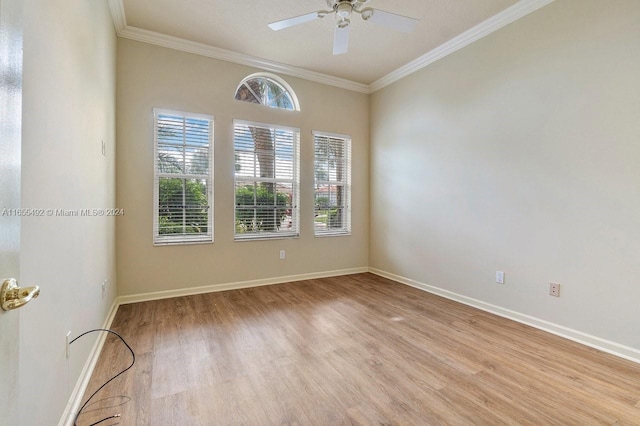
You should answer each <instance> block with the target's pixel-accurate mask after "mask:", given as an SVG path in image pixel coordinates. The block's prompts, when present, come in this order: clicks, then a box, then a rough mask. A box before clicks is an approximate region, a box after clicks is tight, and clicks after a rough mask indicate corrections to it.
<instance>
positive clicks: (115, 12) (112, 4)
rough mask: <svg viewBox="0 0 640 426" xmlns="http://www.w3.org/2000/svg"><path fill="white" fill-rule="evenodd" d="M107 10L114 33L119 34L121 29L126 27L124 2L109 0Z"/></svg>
mask: <svg viewBox="0 0 640 426" xmlns="http://www.w3.org/2000/svg"><path fill="white" fill-rule="evenodd" d="M109 10H110V11H111V19H112V20H113V27H114V28H115V30H116V34H117V35H118V36H119V35H120V33H121V32H122V30H124V29H125V28H126V27H127V18H126V17H125V14H124V4H123V3H122V0H109Z"/></svg>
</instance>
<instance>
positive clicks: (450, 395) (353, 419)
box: [79, 274, 640, 426]
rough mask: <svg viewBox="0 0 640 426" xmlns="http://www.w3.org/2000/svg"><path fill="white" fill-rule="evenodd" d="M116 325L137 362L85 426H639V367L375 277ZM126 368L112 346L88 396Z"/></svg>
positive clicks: (159, 306) (170, 310)
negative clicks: (98, 425)
mask: <svg viewBox="0 0 640 426" xmlns="http://www.w3.org/2000/svg"><path fill="white" fill-rule="evenodd" d="M112 328H113V330H115V331H118V332H120V333H121V334H122V335H123V337H124V338H125V339H126V340H127V341H128V342H129V343H130V344H131V346H132V347H133V349H134V350H135V352H136V356H137V362H136V364H135V366H134V367H133V368H132V369H131V370H130V371H129V372H127V373H126V374H125V375H123V376H121V377H120V378H119V379H117V380H116V381H114V382H113V383H112V384H110V385H109V386H108V387H106V388H105V389H104V390H103V393H102V394H98V396H97V397H96V399H97V400H99V401H98V402H97V403H95V404H91V405H90V406H89V407H88V410H87V412H86V414H84V415H82V416H81V417H80V420H79V424H81V425H84V424H89V423H91V422H92V421H97V420H99V419H101V418H103V417H105V416H108V415H111V414H115V413H121V414H122V418H121V419H120V420H119V422H120V423H119V424H124V425H172V426H173V425H217V424H221V425H222V424H244V425H276V424H302V425H342V424H362V425H374V424H375V425H377V424H385V425H386V424H397V425H408V424H411V425H425V424H454V425H464V424H484V425H499V424H530V425H543V424H544V425H547V424H549V425H550V424H553V425H592V424H640V365H639V364H635V363H632V362H629V361H625V360H622V359H619V358H616V357H614V356H611V355H608V354H605V353H601V352H598V351H596V350H594V349H591V348H588V347H585V346H581V345H579V344H576V343H573V342H571V341H568V340H565V339H562V338H559V337H556V336H554V335H551V334H547V333H545V332H542V331H539V330H536V329H533V328H530V327H527V326H524V325H522V324H519V323H516V322H512V321H509V320H506V319H503V318H500V317H497V316H494V315H491V314H488V313H485V312H482V311H479V310H476V309H473V308H470V307H467V306H464V305H461V304H458V303H455V302H452V301H449V300H446V299H442V298H439V297H437V296H433V295H430V294H428V293H425V292H422V291H419V290H416V289H413V288H410V287H407V286H404V285H401V284H398V283H394V282H392V281H388V280H385V279H383V278H380V277H377V276H375V275H371V274H359V275H351V276H346V277H337V278H328V279H319V280H309V281H302V282H296V283H289V284H281V285H274V286H268V287H259V288H252V289H244V290H234V291H226V292H220V293H211V294H206V295H198V296H189V297H180V298H175V299H167V300H159V301H153V302H144V303H137V304H131V305H124V306H121V307H120V309H119V310H118V313H117V315H116V318H115V321H114V323H113V325H112ZM128 361H129V354H128V352H127V351H126V349H124V348H123V346H122V344H121V343H119V342H118V341H117V340H115V339H114V338H108V339H107V343H106V344H105V347H104V349H103V352H102V355H101V358H100V361H99V363H98V367H97V368H96V370H95V372H94V375H93V377H92V380H91V383H90V385H89V387H88V390H87V395H86V396H88V395H89V394H90V393H91V392H93V390H94V389H96V388H97V387H98V386H99V385H100V384H101V383H103V382H104V381H105V380H106V379H107V378H108V377H109V376H110V375H113V373H114V372H117V371H118V370H119V369H121V368H123V367H124V366H126V365H127V363H128ZM86 396H85V397H86ZM100 407H106V408H100ZM115 423H116V422H111V423H109V422H106V423H103V424H115Z"/></svg>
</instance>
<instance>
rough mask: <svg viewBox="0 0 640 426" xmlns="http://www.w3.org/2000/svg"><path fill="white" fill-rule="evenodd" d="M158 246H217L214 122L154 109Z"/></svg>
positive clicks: (185, 114) (197, 116) (201, 116)
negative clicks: (213, 201)
mask: <svg viewBox="0 0 640 426" xmlns="http://www.w3.org/2000/svg"><path fill="white" fill-rule="evenodd" d="M153 114H154V134H155V178H154V187H155V188H154V221H153V242H154V244H156V245H160V244H183V243H196V242H212V241H213V208H212V200H213V186H212V184H213V143H212V142H213V117H212V116H209V115H203V114H193V113H185V112H179V111H169V110H163V109H158V108H155V109H154V110H153Z"/></svg>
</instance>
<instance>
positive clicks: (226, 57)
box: [109, 0, 555, 94]
mask: <svg viewBox="0 0 640 426" xmlns="http://www.w3.org/2000/svg"><path fill="white" fill-rule="evenodd" d="M553 1H555V0H520V1H519V2H517V3H516V4H514V5H513V6H511V7H508V8H507V9H505V10H503V11H502V12H500V13H498V14H497V15H494V16H492V17H491V18H489V19H487V20H486V21H484V22H482V23H480V24H478V25H476V26H475V27H473V28H471V29H469V30H467V31H465V32H464V33H462V34H460V35H459V36H457V37H454V38H453V39H451V40H449V41H448V42H446V43H444V44H442V45H440V46H438V47H436V48H435V49H433V50H431V51H430V52H428V53H426V54H424V55H422V56H420V57H419V58H417V59H414V60H413V61H411V62H409V63H408V64H406V65H403V66H402V67H400V68H398V69H396V70H395V71H392V72H390V73H389V74H387V75H385V76H384V77H382V78H380V79H378V80H376V81H374V82H373V83H371V84H363V83H358V82H355V81H351V80H347V79H344V78H339V77H334V76H332V75H328V74H323V73H319V72H315V71H310V70H306V69H304V68H298V67H294V66H291V65H287V64H283V63H280V62H275V61H270V60H268V59H262V58H258V57H255V56H251V55H246V54H244V53H237V52H233V51H230V50H226V49H221V48H219V47H214V46H210V45H208V44H203V43H197V42H194V41H189V40H185V39H182V38H178V37H173V36H169V35H166V34H161V33H157V32H154V31H148V30H144V29H141V28H137V27H132V26H129V25H127V20H126V16H125V12H124V5H123V3H122V2H123V0H109V9H110V10H111V16H112V19H113V26H114V28H115V30H116V34H117V35H118V37H122V38H127V39H130V40H135V41H140V42H143V43H149V44H154V45H157V46H162V47H167V48H169V49H175V50H181V51H183V52H188V53H193V54H195V55H200V56H206V57H208V58H213V59H219V60H222V61H227V62H232V63H235V64H240V65H246V66H249V67H254V68H259V69H261V70H265V71H271V72H276V73H280V74H284V75H289V76H292V77H298V78H302V79H304V80H309V81H314V82H316V83H321V84H326V85H329V86H334V87H338V88H341V89H346V90H351V91H354V92H359V93H365V94H370V93H373V92H375V91H377V90H380V89H382V88H384V87H386V86H388V85H390V84H392V83H395V82H396V81H398V80H400V79H402V78H404V77H406V76H408V75H410V74H413V73H414V72H416V71H418V70H421V69H422V68H425V67H427V66H428V65H430V64H432V63H434V62H436V61H437V60H439V59H442V58H444V57H445V56H448V55H450V54H452V53H454V52H456V51H458V50H460V49H462V48H463V47H465V46H468V45H469V44H471V43H473V42H475V41H478V40H480V39H481V38H483V37H485V36H487V35H489V34H491V33H493V32H494V31H497V30H499V29H500V28H502V27H504V26H506V25H509V24H510V23H512V22H514V21H517V20H518V19H520V18H522V17H524V16H526V15H528V14H530V13H532V12H534V11H536V10H538V9H540V8H541V7H544V6H546V5H548V4H549V3H552V2H553Z"/></svg>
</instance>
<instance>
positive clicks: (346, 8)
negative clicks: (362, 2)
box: [336, 1, 353, 19]
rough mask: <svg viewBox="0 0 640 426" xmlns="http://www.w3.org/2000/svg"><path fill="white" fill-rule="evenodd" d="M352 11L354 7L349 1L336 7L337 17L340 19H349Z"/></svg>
mask: <svg viewBox="0 0 640 426" xmlns="http://www.w3.org/2000/svg"><path fill="white" fill-rule="evenodd" d="M352 11H353V6H352V5H351V2H349V1H342V2H340V3H338V5H337V6H336V15H338V18H339V19H349V18H350V17H351V12H352Z"/></svg>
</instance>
